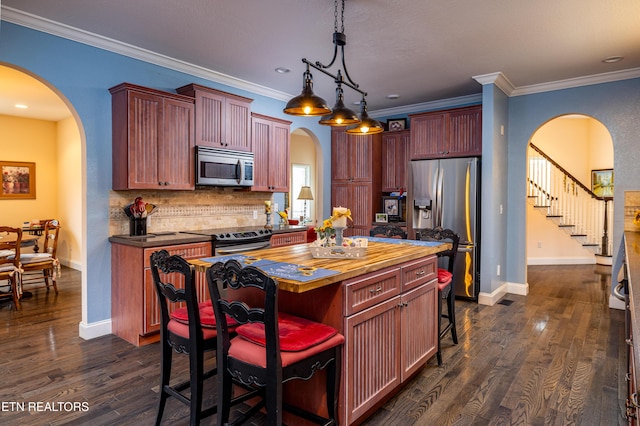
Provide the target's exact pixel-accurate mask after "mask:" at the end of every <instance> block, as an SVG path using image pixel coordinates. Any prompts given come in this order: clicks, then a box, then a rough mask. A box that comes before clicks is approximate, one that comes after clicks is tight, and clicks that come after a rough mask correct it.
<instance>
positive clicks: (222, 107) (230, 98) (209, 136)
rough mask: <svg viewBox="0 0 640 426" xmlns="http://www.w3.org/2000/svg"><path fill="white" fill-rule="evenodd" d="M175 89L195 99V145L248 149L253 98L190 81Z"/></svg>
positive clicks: (249, 148)
mask: <svg viewBox="0 0 640 426" xmlns="http://www.w3.org/2000/svg"><path fill="white" fill-rule="evenodd" d="M176 91H177V92H178V93H180V94H183V95H187V96H190V97H192V98H194V100H195V107H196V116H195V138H196V145H198V146H208V147H212V148H223V149H230V150H235V151H246V152H249V151H251V102H253V99H249V98H245V97H243V96H238V95H233V94H231V93H227V92H223V91H220V90H215V89H212V88H209V87H206V86H201V85H199V84H193V83H192V84H188V85H186V86H183V87H179V88H178V89H176Z"/></svg>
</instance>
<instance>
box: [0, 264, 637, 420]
mask: <svg viewBox="0 0 640 426" xmlns="http://www.w3.org/2000/svg"><path fill="white" fill-rule="evenodd" d="M599 269H600V267H597V266H594V265H571V266H535V267H529V278H528V280H529V284H530V294H529V296H527V297H523V296H515V295H508V296H507V297H506V298H505V299H504V300H502V301H501V302H500V303H499V304H497V305H495V306H493V307H488V306H482V305H477V304H475V303H471V302H464V301H456V312H457V319H458V336H459V344H458V345H456V346H453V345H452V342H451V339H450V336H449V337H448V338H446V339H445V341H444V352H443V358H444V365H443V366H442V367H438V366H437V363H436V361H435V357H434V359H432V360H431V361H430V362H429V363H428V364H427V366H425V368H423V369H422V370H421V371H420V373H419V374H418V375H417V376H416V377H415V378H414V379H413V381H412V382H411V383H410V384H409V386H407V387H406V388H405V389H403V390H402V391H401V392H400V393H398V394H397V395H396V396H395V397H393V398H392V399H391V400H389V401H388V402H387V403H386V404H385V405H384V406H382V407H381V408H380V409H379V410H378V411H377V412H376V413H375V414H374V415H373V416H372V417H371V418H369V419H368V420H367V421H366V422H365V424H366V425H385V426H386V425H403V426H404V425H449V424H456V425H463V424H465V425H466V424H469V425H472V424H473V425H502V424H504V425H516V424H518V425H543V424H545V425H547V424H548V425H568V424H576V425H580V424H582V425H622V424H625V419H624V418H623V416H622V413H623V407H624V399H625V393H626V383H625V382H624V374H625V372H626V367H625V362H626V346H625V343H624V313H623V312H622V311H617V310H611V309H609V308H608V297H609V288H610V287H609V286H610V276H608V275H606V274H604V275H600V274H598V273H597V272H598V271H599ZM58 283H59V284H58V287H59V289H60V294H59V295H58V296H56V295H55V294H54V293H53V291H51V292H50V293H49V294H47V293H46V291H44V290H38V291H37V292H34V294H33V296H32V297H31V298H28V299H24V300H23V302H22V310H20V311H15V310H13V309H11V305H10V304H7V303H5V304H2V305H0V319H1V321H2V325H3V327H2V331H1V332H0V333H1V334H0V337H1V339H0V353H1V354H2V355H1V356H2V362H1V363H0V373H1V377H2V387H1V389H0V424H3V425H18V424H19V425H69V424H70V425H84V424H91V425H114V424H118V425H151V424H153V423H154V420H155V414H156V404H157V390H158V381H159V353H158V345H149V346H146V347H142V348H135V347H133V346H132V345H130V344H129V343H127V342H125V341H123V340H121V339H119V338H117V337H114V336H104V337H100V338H97V339H93V340H89V341H84V340H82V339H81V338H79V337H78V324H79V322H80V320H81V307H80V306H81V301H80V299H81V294H80V287H81V284H80V273H79V272H77V271H73V270H70V269H66V268H64V269H63V271H62V278H61V279H60V280H59V281H58ZM176 359H177V360H179V361H180V362H179V363H178V362H176V366H177V367H178V370H179V371H181V372H182V373H185V372H186V371H187V365H186V362H184V361H186V357H182V356H176ZM210 362H214V361H213V360H212V361H210ZM206 386H208V387H209V389H211V395H212V394H213V390H214V389H215V384H214V382H213V381H210V382H208V384H207V385H206ZM212 399H213V396H210V397H209V402H211V400H212ZM74 403H75V405H74ZM186 415H187V409H186V407H184V406H182V405H181V404H179V403H177V402H175V401H169V403H168V404H167V407H166V410H165V417H164V422H163V424H167V425H169V424H171V425H185V424H188V422H187V421H186ZM204 424H215V419H214V418H211V419H207V420H206V421H205V422H204ZM252 424H254V425H261V424H263V422H262V419H261V418H257V419H255V421H254V422H253V423H252Z"/></svg>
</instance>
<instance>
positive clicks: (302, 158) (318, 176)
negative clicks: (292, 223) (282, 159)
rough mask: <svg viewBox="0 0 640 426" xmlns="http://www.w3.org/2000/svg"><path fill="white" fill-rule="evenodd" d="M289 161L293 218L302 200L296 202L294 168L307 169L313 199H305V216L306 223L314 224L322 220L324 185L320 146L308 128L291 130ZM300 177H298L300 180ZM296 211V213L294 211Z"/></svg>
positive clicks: (297, 188) (297, 185) (296, 191)
mask: <svg viewBox="0 0 640 426" xmlns="http://www.w3.org/2000/svg"><path fill="white" fill-rule="evenodd" d="M289 161H290V163H291V167H292V173H291V176H292V184H291V192H290V194H289V197H290V205H291V206H292V207H296V206H297V208H296V209H294V215H293V217H294V218H296V219H297V218H298V216H299V212H300V208H301V207H299V206H300V205H301V204H302V202H297V203H296V199H297V197H298V195H299V191H300V184H299V183H297V184H294V179H295V177H294V174H295V172H294V170H295V169H297V170H298V171H299V173H298V174H301V173H302V171H303V170H305V169H306V170H308V180H307V182H308V185H309V186H310V187H311V192H312V194H313V200H309V201H307V209H308V211H307V218H308V220H309V222H307V224H308V225H315V224H316V223H317V222H318V221H321V220H322V200H323V197H324V185H323V179H322V170H323V167H324V161H323V155H322V147H321V145H320V142H319V141H318V139H317V137H316V136H315V135H314V134H313V133H312V132H311V131H309V130H307V129H304V128H299V129H296V130H294V131H293V132H291V145H290V148H289ZM301 179H302V178H298V180H301ZM296 212H297V213H298V215H296V214H295V213H296Z"/></svg>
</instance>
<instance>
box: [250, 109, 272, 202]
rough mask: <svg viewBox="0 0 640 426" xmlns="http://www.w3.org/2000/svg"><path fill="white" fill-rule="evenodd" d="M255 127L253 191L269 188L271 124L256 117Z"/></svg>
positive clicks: (253, 125) (253, 123)
mask: <svg viewBox="0 0 640 426" xmlns="http://www.w3.org/2000/svg"><path fill="white" fill-rule="evenodd" d="M252 127H253V135H252V138H253V154H254V158H255V162H254V168H253V187H252V188H251V189H252V190H253V191H268V190H269V161H268V160H267V159H268V155H269V141H270V136H271V126H270V125H269V123H268V122H267V121H266V120H262V119H259V118H254V119H253V121H252Z"/></svg>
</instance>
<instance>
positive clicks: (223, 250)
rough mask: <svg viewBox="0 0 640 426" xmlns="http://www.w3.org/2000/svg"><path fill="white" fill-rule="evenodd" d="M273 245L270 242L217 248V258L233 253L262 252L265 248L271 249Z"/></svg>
mask: <svg viewBox="0 0 640 426" xmlns="http://www.w3.org/2000/svg"><path fill="white" fill-rule="evenodd" d="M270 246H271V243H270V242H269V241H265V242H261V243H255V244H247V245H244V246H230V247H223V248H219V249H218V248H216V256H219V255H223V254H233V253H241V252H243V251H252V250H260V249H263V248H267V247H270Z"/></svg>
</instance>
